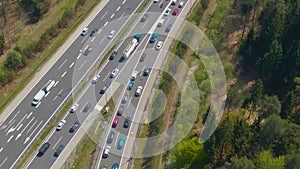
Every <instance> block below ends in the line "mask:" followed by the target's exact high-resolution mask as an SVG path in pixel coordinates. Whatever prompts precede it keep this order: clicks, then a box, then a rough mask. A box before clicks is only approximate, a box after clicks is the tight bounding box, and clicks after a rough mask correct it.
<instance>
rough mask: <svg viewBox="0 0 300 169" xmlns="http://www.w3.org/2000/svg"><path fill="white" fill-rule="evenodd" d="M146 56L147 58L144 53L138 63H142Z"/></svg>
mask: <svg viewBox="0 0 300 169" xmlns="http://www.w3.org/2000/svg"><path fill="white" fill-rule="evenodd" d="M146 56H147V55H146V53H143V54H142V56H141V58H140V62H144V60H145V58H146Z"/></svg>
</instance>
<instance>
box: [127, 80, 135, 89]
mask: <svg viewBox="0 0 300 169" xmlns="http://www.w3.org/2000/svg"><path fill="white" fill-rule="evenodd" d="M133 84H134V81H132V80H130V82H129V84H128V86H127V90H131V89H132V87H133Z"/></svg>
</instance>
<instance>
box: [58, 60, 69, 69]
mask: <svg viewBox="0 0 300 169" xmlns="http://www.w3.org/2000/svg"><path fill="white" fill-rule="evenodd" d="M67 60H68V59H66V60H65V61H64V62H63V63H62V64H61V65H60V66H59V67H58V70H59V69H61V68H62V66H63V65H64V64H65V63H66V62H67Z"/></svg>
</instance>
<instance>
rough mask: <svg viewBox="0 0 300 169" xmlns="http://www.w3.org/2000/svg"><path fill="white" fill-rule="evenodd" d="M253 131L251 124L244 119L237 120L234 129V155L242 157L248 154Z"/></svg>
mask: <svg viewBox="0 0 300 169" xmlns="http://www.w3.org/2000/svg"><path fill="white" fill-rule="evenodd" d="M251 135H252V133H251V131H250V127H249V124H248V123H247V121H246V120H245V119H243V118H238V117H237V118H236V123H235V125H234V129H233V137H232V144H233V148H234V153H235V154H237V155H239V156H241V155H244V154H246V153H247V151H248V149H249V147H250V138H251Z"/></svg>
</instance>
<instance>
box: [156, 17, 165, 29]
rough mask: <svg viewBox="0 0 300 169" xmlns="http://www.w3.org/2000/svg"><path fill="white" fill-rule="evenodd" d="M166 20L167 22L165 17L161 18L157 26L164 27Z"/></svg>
mask: <svg viewBox="0 0 300 169" xmlns="http://www.w3.org/2000/svg"><path fill="white" fill-rule="evenodd" d="M164 22H165V20H164V19H160V20H159V21H158V24H157V27H162V26H163V24H164Z"/></svg>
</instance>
